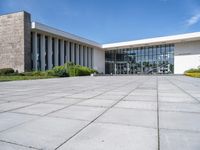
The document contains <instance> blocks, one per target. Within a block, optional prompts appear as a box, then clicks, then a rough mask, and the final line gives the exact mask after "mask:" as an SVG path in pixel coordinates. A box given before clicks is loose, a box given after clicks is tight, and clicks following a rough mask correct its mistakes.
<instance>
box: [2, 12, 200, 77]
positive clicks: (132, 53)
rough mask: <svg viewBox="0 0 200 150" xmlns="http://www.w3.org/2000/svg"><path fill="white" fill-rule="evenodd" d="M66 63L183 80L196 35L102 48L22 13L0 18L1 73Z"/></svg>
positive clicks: (196, 56) (198, 54)
mask: <svg viewBox="0 0 200 150" xmlns="http://www.w3.org/2000/svg"><path fill="white" fill-rule="evenodd" d="M66 62H73V63H75V64H78V65H82V66H87V67H90V68H93V69H96V70H97V71H98V72H100V73H106V74H183V73H184V71H185V70H187V69H190V68H197V67H199V66H200V32H195V33H188V34H181V35H175V36H166V37H158V38H151V39H144V40H136V41H128V42H120V43H111V44H103V45H102V44H99V43H97V42H94V41H91V40H88V39H85V38H82V37H79V36H76V35H73V34H70V33H67V32H64V31H61V30H58V29H55V28H52V27H49V26H46V25H43V24H41V23H37V22H32V21H31V15H30V14H29V13H27V12H17V13H11V14H6V15H1V16H0V68H14V69H15V70H18V71H19V72H24V71H31V70H36V71H37V70H41V71H44V70H49V69H52V68H53V67H54V66H59V65H64V64H65V63H66Z"/></svg>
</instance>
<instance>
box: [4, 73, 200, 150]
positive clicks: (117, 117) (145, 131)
mask: <svg viewBox="0 0 200 150" xmlns="http://www.w3.org/2000/svg"><path fill="white" fill-rule="evenodd" d="M34 149H36V150H37V149H44V150H54V149H58V150H199V149H200V79H196V78H190V77H185V76H102V77H74V78H59V79H45V80H30V81H13V82H0V150H34Z"/></svg>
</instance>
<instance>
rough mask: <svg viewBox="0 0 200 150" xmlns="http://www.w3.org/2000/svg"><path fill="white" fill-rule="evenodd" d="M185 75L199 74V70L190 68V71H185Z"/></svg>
mask: <svg viewBox="0 0 200 150" xmlns="http://www.w3.org/2000/svg"><path fill="white" fill-rule="evenodd" d="M185 73H200V68H198V69H194V68H192V69H189V70H186V71H185Z"/></svg>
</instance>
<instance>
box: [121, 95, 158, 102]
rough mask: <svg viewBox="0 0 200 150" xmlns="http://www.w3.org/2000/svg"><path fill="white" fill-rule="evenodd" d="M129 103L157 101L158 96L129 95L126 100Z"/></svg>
mask: <svg viewBox="0 0 200 150" xmlns="http://www.w3.org/2000/svg"><path fill="white" fill-rule="evenodd" d="M124 100H127V101H157V97H156V96H149V95H129V96H127V97H125V98H124Z"/></svg>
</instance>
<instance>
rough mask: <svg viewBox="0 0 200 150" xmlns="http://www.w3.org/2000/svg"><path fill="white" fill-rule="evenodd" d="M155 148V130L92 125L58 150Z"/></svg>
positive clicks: (112, 125) (135, 149)
mask: <svg viewBox="0 0 200 150" xmlns="http://www.w3.org/2000/svg"><path fill="white" fill-rule="evenodd" d="M157 147H158V145H157V132H156V130H155V129H147V128H141V127H133V126H122V125H114V124H102V123H94V124H92V125H90V126H88V128H86V129H85V130H83V131H82V132H81V133H80V134H78V135H77V136H76V137H74V138H73V139H72V140H70V141H68V142H67V143H65V144H64V145H62V146H61V147H60V148H59V149H58V150H156V149H157Z"/></svg>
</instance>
